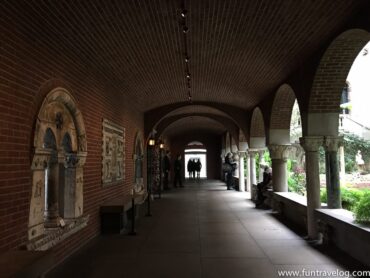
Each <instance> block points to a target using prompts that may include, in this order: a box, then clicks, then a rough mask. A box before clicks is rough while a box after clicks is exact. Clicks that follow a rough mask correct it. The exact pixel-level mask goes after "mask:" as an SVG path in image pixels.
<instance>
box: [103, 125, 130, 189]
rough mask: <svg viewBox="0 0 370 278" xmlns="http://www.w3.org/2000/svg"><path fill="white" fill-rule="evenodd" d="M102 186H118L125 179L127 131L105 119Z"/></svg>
mask: <svg viewBox="0 0 370 278" xmlns="http://www.w3.org/2000/svg"><path fill="white" fill-rule="evenodd" d="M102 157H103V159H102V184H103V186H106V185H112V184H117V183H119V182H121V181H123V180H124V178H125V129H124V128H123V127H121V126H119V125H117V124H115V123H112V122H111V121H108V120H107V119H103V146H102Z"/></svg>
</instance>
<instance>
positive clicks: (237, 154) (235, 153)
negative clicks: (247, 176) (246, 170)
mask: <svg viewBox="0 0 370 278" xmlns="http://www.w3.org/2000/svg"><path fill="white" fill-rule="evenodd" d="M233 163H236V166H237V168H236V169H238V167H239V153H238V152H234V153H233ZM233 176H234V177H236V178H238V177H239V171H234V173H233Z"/></svg>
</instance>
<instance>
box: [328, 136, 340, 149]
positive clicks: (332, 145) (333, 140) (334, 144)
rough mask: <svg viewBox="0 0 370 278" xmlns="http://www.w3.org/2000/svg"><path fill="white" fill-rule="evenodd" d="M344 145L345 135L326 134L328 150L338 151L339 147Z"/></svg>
mask: <svg viewBox="0 0 370 278" xmlns="http://www.w3.org/2000/svg"><path fill="white" fill-rule="evenodd" d="M342 145H343V137H339V136H338V137H336V136H325V137H324V148H325V151H327V152H337V151H338V149H339V147H340V146H342Z"/></svg>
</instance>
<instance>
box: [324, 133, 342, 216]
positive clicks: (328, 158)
mask: <svg viewBox="0 0 370 278" xmlns="http://www.w3.org/2000/svg"><path fill="white" fill-rule="evenodd" d="M341 142H342V138H340V137H329V136H327V137H325V138H324V147H325V170H326V191H327V195H328V208H331V209H337V208H341V207H342V202H341V198H340V180H339V165H338V148H339V145H340V144H341Z"/></svg>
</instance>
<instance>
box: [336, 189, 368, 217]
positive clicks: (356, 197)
mask: <svg viewBox="0 0 370 278" xmlns="http://www.w3.org/2000/svg"><path fill="white" fill-rule="evenodd" d="M340 191H341V198H342V208H344V209H347V210H350V211H354V209H355V206H356V204H357V203H358V202H359V201H360V200H361V198H362V197H363V191H361V190H358V189H354V188H346V187H341V189H340Z"/></svg>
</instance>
